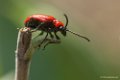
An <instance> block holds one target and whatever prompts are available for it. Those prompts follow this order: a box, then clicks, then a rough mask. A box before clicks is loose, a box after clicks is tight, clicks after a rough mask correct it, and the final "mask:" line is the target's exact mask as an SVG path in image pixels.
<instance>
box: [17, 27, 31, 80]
mask: <svg viewBox="0 0 120 80" xmlns="http://www.w3.org/2000/svg"><path fill="white" fill-rule="evenodd" d="M31 36H32V35H31V32H29V30H28V29H23V28H22V29H20V30H19V34H18V41H17V49H16V66H15V68H16V69H15V80H28V74H29V66H30V61H31V57H30V56H28V55H27V56H26V54H27V52H28V48H29V47H30V43H31ZM29 54H31V53H29Z"/></svg>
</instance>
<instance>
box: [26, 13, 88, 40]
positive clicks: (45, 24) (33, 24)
mask: <svg viewBox="0 0 120 80" xmlns="http://www.w3.org/2000/svg"><path fill="white" fill-rule="evenodd" d="M64 17H65V19H66V24H65V25H64V24H63V23H62V22H61V21H59V20H57V19H56V18H54V17H53V16H49V15H44V14H35V15H31V16H28V17H27V18H26V19H25V21H24V25H25V27H27V28H30V29H34V30H33V31H36V30H40V31H41V33H40V35H42V34H43V33H44V32H46V33H47V34H46V36H45V39H46V38H47V36H48V34H49V35H50V37H51V38H54V36H55V37H56V39H57V40H59V39H60V37H59V36H58V35H57V34H56V33H57V32H61V34H62V35H63V36H66V32H70V33H72V34H74V35H77V36H79V37H81V38H84V39H86V40H87V41H90V40H89V39H88V38H87V37H85V36H81V35H79V34H77V33H75V32H72V31H71V30H68V29H67V26H68V17H67V15H66V14H64ZM53 34H54V35H53ZM45 39H44V40H45Z"/></svg>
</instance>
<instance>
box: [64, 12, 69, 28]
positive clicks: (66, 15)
mask: <svg viewBox="0 0 120 80" xmlns="http://www.w3.org/2000/svg"><path fill="white" fill-rule="evenodd" d="M64 16H65V19H66V24H65V28H67V25H68V17H67V15H66V14H65V13H64Z"/></svg>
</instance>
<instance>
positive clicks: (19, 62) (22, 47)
mask: <svg viewBox="0 0 120 80" xmlns="http://www.w3.org/2000/svg"><path fill="white" fill-rule="evenodd" d="M42 41H43V39H38V40H32V32H31V31H30V29H28V28H21V29H20V30H19V34H18V39H17V48H16V66H15V80H28V77H29V68H30V62H31V58H32V54H33V53H34V51H35V50H36V49H38V48H40V47H41V46H46V45H48V44H54V43H60V41H59V40H53V39H48V38H47V39H46V40H45V41H44V42H43V43H42V44H40V43H41V42H42Z"/></svg>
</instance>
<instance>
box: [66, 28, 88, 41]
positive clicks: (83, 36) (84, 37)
mask: <svg viewBox="0 0 120 80" xmlns="http://www.w3.org/2000/svg"><path fill="white" fill-rule="evenodd" d="M66 31H68V32H70V33H72V34H74V35H76V36H78V37H81V38H84V39H85V40H87V41H88V42H89V41H90V39H89V38H87V37H85V36H82V35H79V34H77V33H75V32H72V31H71V30H68V29H66Z"/></svg>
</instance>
